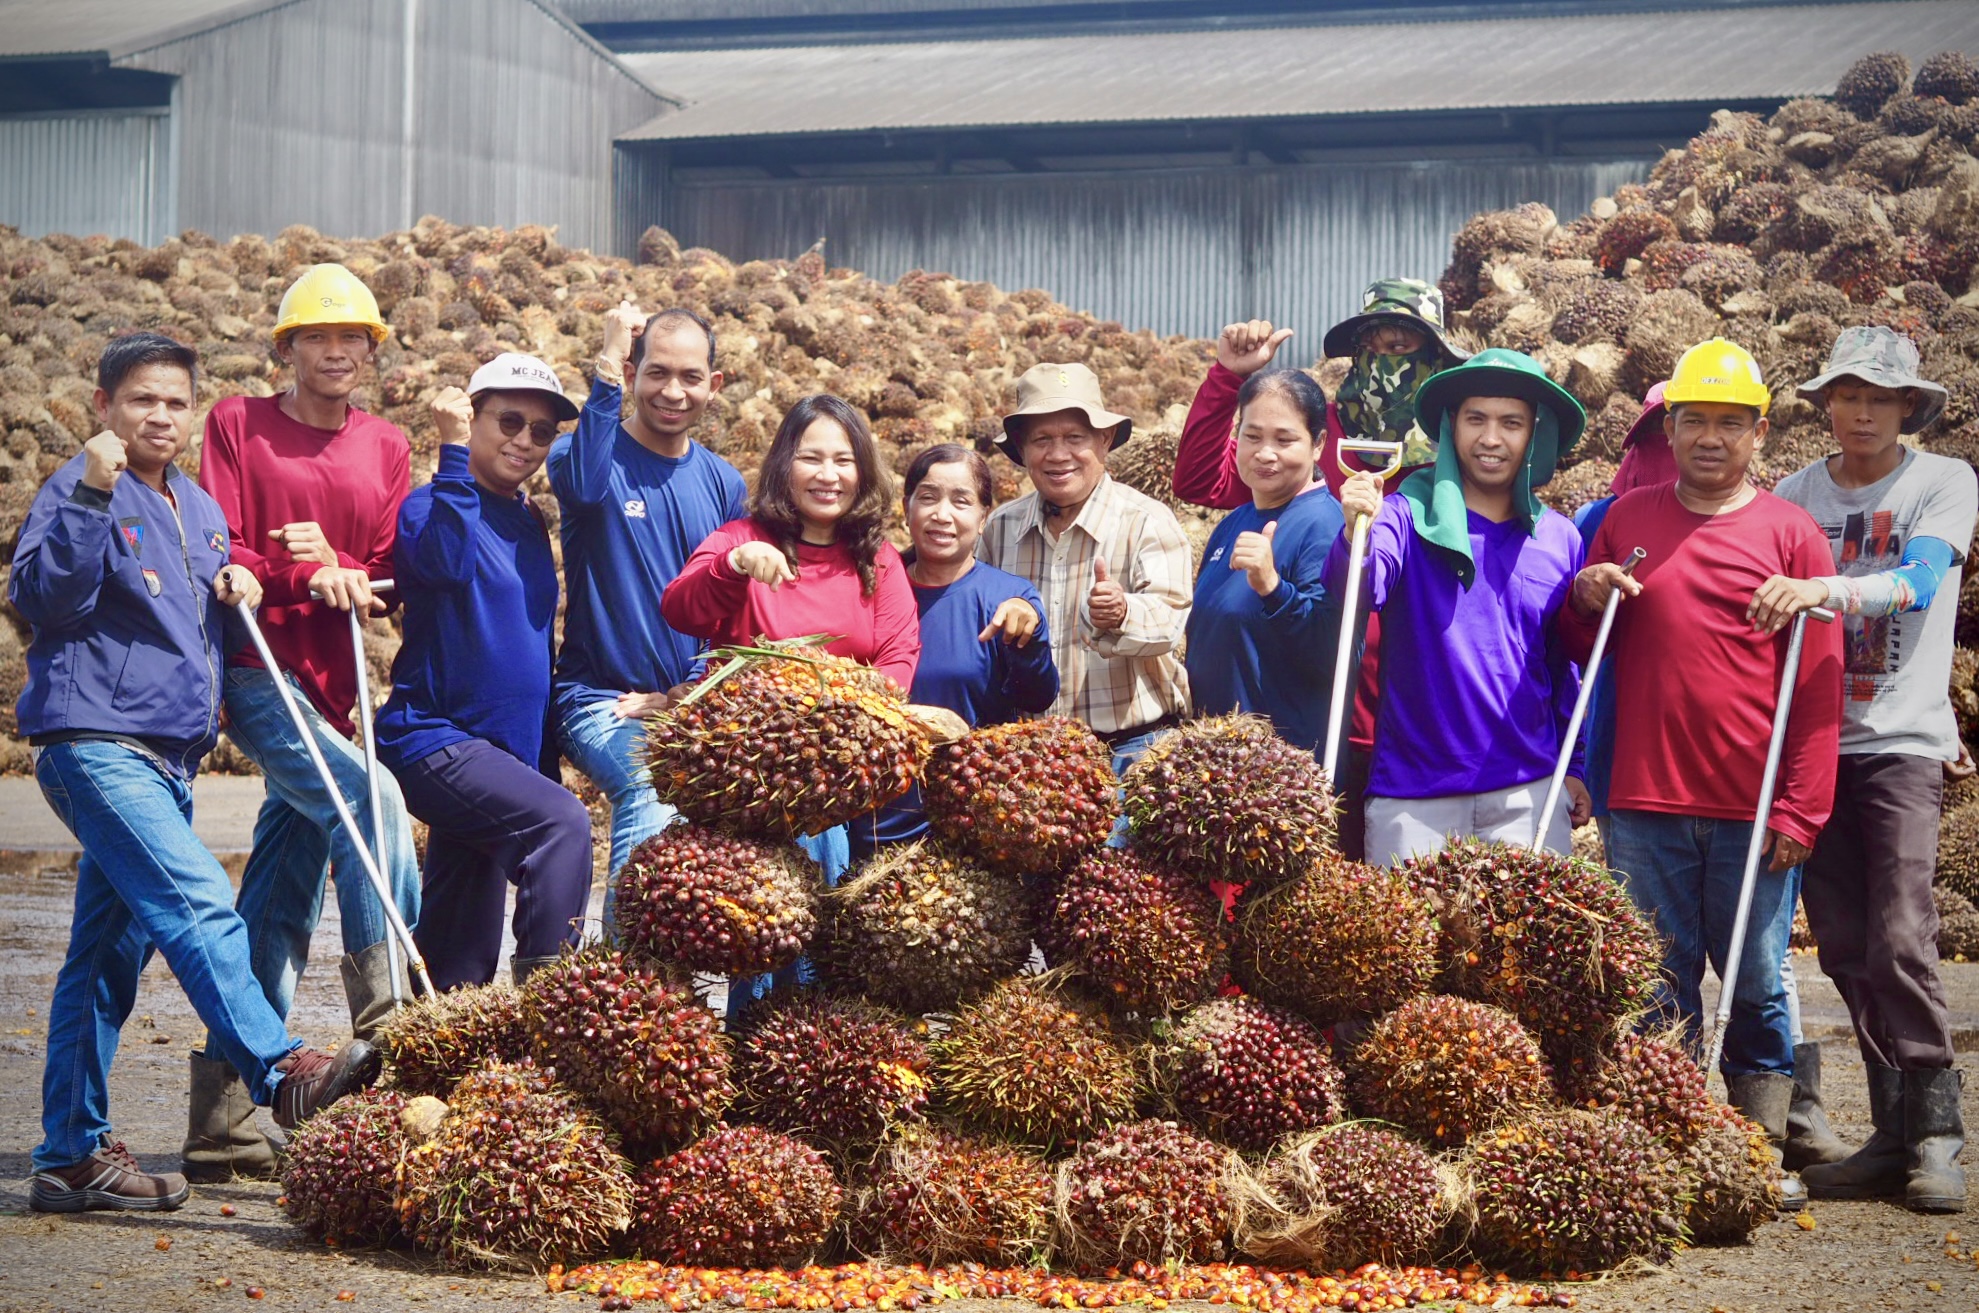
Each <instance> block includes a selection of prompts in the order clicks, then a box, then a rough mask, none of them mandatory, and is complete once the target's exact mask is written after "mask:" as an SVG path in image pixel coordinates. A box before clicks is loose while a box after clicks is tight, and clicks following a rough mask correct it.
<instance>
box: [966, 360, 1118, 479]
mask: <svg viewBox="0 0 1979 1313" xmlns="http://www.w3.org/2000/svg"><path fill="white" fill-rule="evenodd" d="M1061 410H1076V411H1080V412H1081V413H1083V414H1084V415H1085V417H1086V419H1087V421H1088V422H1089V423H1090V424H1091V425H1092V426H1093V427H1094V428H1095V429H1099V430H1102V431H1104V430H1106V429H1108V428H1111V429H1112V430H1113V443H1112V446H1113V447H1118V446H1119V445H1120V444H1121V443H1123V442H1125V441H1126V440H1127V438H1128V436H1129V435H1131V434H1132V433H1133V431H1134V421H1133V420H1131V419H1129V418H1128V417H1127V416H1125V415H1116V414H1114V413H1113V412H1112V411H1110V410H1108V409H1107V408H1106V405H1105V403H1104V402H1103V401H1102V400H1101V398H1100V394H1099V376H1098V375H1097V374H1095V373H1093V371H1092V370H1090V369H1088V368H1086V367H1085V366H1084V365H1073V364H1066V365H1054V364H1049V363H1045V364H1037V365H1032V366H1031V367H1030V368H1029V369H1027V370H1025V371H1024V372H1023V374H1022V375H1020V376H1019V377H1018V379H1017V409H1015V410H1013V411H1011V412H1010V413H1009V414H1008V415H1005V416H1004V417H1003V440H1002V441H1001V442H998V443H997V444H996V445H997V449H998V450H999V451H1001V452H1002V453H1003V454H1004V455H1006V456H1008V457H1009V458H1010V459H1011V460H1013V461H1015V462H1016V463H1017V464H1019V465H1022V464H1023V463H1024V457H1023V453H1022V452H1021V451H1020V450H1019V449H1018V441H1017V434H1016V432H1015V430H1013V429H1012V428H1011V426H1010V421H1012V420H1015V419H1022V418H1023V417H1024V416H1026V415H1056V414H1057V413H1058V412H1059V411H1061ZM1109 450H1111V447H1109Z"/></svg>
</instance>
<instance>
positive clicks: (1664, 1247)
mask: <svg viewBox="0 0 1979 1313" xmlns="http://www.w3.org/2000/svg"><path fill="white" fill-rule="evenodd" d="M1464 1177H1465V1181H1466V1183H1467V1184H1468V1186H1469V1189H1470V1193H1471V1199H1472V1207H1473V1208H1474V1209H1475V1212H1476V1219H1475V1221H1474V1222H1473V1224H1472V1229H1471V1245H1472V1247H1473V1248H1474V1249H1476V1250H1477V1251H1478V1252H1479V1253H1480V1254H1481V1255H1483V1256H1485V1257H1487V1258H1489V1259H1490V1260H1492V1261H1494V1262H1498V1263H1502V1264H1504V1265H1505V1266H1507V1267H1514V1268H1519V1269H1522V1270H1526V1271H1534V1272H1558V1273H1561V1274H1574V1273H1583V1272H1599V1271H1603V1270H1605V1269H1607V1268H1611V1267H1614V1266H1616V1265H1617V1264H1620V1263H1623V1262H1625V1261H1627V1260H1629V1259H1632V1258H1633V1259H1644V1260H1647V1261H1650V1262H1655V1263H1661V1262H1666V1261H1668V1260H1669V1258H1670V1256H1671V1255H1672V1253H1674V1252H1675V1249H1676V1246H1677V1244H1678V1242H1679V1241H1681V1240H1682V1239H1683V1217H1684V1182H1683V1176H1682V1173H1681V1172H1680V1171H1679V1169H1678V1165H1677V1159H1676V1158H1675V1156H1674V1155H1672V1154H1671V1153H1670V1151H1669V1150H1667V1149H1665V1148H1664V1147H1663V1146H1662V1145H1660V1144H1658V1143H1657V1142H1656V1138H1655V1137H1654V1136H1652V1135H1651V1134H1650V1133H1649V1132H1648V1131H1646V1130H1644V1129H1643V1128H1642V1127H1640V1126H1638V1125H1636V1123H1634V1122H1633V1121H1630V1120H1629V1119H1628V1118H1627V1117H1624V1116H1622V1115H1621V1114H1620V1113H1618V1112H1614V1111H1604V1112H1583V1111H1578V1110H1556V1111H1552V1112H1543V1113H1538V1114H1535V1115H1533V1116H1529V1117H1524V1118H1520V1119H1518V1120H1516V1121H1510V1122H1506V1123H1504V1124H1503V1125H1500V1126H1499V1127H1498V1128H1497V1129H1495V1130H1493V1131H1490V1132H1488V1133H1486V1134H1485V1135H1483V1136H1481V1137H1479V1139H1478V1140H1477V1141H1476V1142H1474V1143H1473V1144H1472V1146H1471V1150H1470V1153H1469V1154H1468V1155H1467V1157H1466V1160H1465V1163H1464Z"/></svg>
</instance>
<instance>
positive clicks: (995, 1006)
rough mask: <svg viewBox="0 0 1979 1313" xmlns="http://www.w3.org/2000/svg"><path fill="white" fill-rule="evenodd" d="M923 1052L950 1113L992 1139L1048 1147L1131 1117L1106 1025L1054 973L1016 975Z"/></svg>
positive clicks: (1127, 1080) (1130, 1072)
mask: <svg viewBox="0 0 1979 1313" xmlns="http://www.w3.org/2000/svg"><path fill="white" fill-rule="evenodd" d="M929 1048H930V1049H931V1050H932V1052H933V1056H934V1073H935V1088H936V1089H937V1090H939V1091H940V1095H941V1100H942V1103H943V1105H944V1106H945V1107H946V1108H947V1110H948V1111H949V1112H951V1113H953V1114H954V1115H955V1116H957V1117H958V1118H960V1119H961V1120H962V1121H964V1122H965V1123H967V1124H969V1125H970V1126H972V1127H974V1128H976V1129H978V1130H980V1131H983V1132H985V1133H987V1134H989V1135H993V1136H1002V1137H1005V1138H1008V1139H1012V1140H1015V1141H1018V1142H1019V1143H1023V1144H1035V1145H1040V1146H1043V1147H1046V1148H1049V1147H1052V1146H1054V1145H1061V1144H1073V1143H1077V1142H1078V1141H1080V1140H1084V1139H1087V1138H1089V1137H1090V1136H1092V1135H1094V1134H1097V1133H1098V1132H1099V1131H1101V1130H1104V1129H1105V1128H1106V1127H1108V1126H1111V1125H1113V1124H1114V1123H1115V1122H1119V1121H1124V1120H1125V1119H1127V1118H1128V1117H1131V1116H1133V1113H1134V1101H1135V1097H1136V1095H1137V1093H1138V1081H1137V1080H1136V1078H1135V1075H1134V1067H1133V1064H1132V1062H1131V1061H1130V1059H1129V1058H1128V1055H1127V1053H1126V1051H1125V1050H1124V1049H1123V1048H1121V1046H1120V1045H1119V1044H1118V1043H1117V1042H1116V1041H1115V1039H1114V1037H1113V1033H1112V1031H1111V1030H1109V1029H1108V1027H1107V1025H1106V1022H1105V1019H1104V1018H1103V1017H1101V1016H1099V1015H1098V1014H1097V1013H1095V1012H1094V1011H1092V1010H1090V1009H1088V1008H1085V1007H1082V1006H1079V1005H1077V1004H1076V1003H1075V1002H1074V1001H1073V1000H1072V999H1071V997H1070V996H1069V995H1068V994H1067V993H1066V992H1065V991H1064V990H1063V989H1062V988H1061V987H1060V984H1059V981H1058V980H1057V979H1056V978H1054V977H1053V976H1049V975H1046V976H1019V977H1017V978H1016V979H1014V980H1007V981H1005V982H1004V983H1003V984H1001V985H999V986H997V987H996V988H995V989H994V990H991V991H990V993H989V994H988V995H986V996H985V997H984V998H983V999H981V1000H980V1001H978V1002H976V1003H972V1004H970V1005H969V1006H968V1007H966V1008H964V1009H962V1011H961V1012H959V1013H957V1014H956V1016H955V1020H954V1022H953V1023H952V1024H951V1025H950V1026H949V1028H948V1031H947V1033H946V1034H944V1035H942V1037H941V1038H940V1039H938V1040H936V1041H935V1042H934V1043H932V1044H931V1045H930V1046H929Z"/></svg>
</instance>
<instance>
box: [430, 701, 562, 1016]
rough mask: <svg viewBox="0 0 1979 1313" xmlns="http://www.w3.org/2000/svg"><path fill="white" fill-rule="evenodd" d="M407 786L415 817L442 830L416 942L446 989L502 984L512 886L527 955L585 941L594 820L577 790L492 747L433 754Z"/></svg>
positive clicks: (474, 745) (474, 742)
mask: <svg viewBox="0 0 1979 1313" xmlns="http://www.w3.org/2000/svg"><path fill="white" fill-rule="evenodd" d="M398 780H399V787H400V789H401V790H402V791H403V792H404V794H405V803H406V808H407V810H409V811H411V813H412V814H413V815H414V816H417V817H418V818H419V819H420V820H422V821H425V822H426V824H427V825H428V826H430V827H431V833H430V834H428V836H427V839H426V866H425V872H424V878H423V880H422V890H423V901H422V903H421V907H420V914H419V929H418V930H417V931H416V932H415V934H414V936H413V937H414V939H415V940H416V941H417V942H418V944H419V951H420V953H421V954H422V955H423V956H424V957H425V958H426V969H427V970H428V971H429V972H431V973H432V976H433V984H434V985H435V986H436V987H437V988H439V989H452V988H453V987H454V986H456V985H464V984H473V985H485V984H487V983H488V982H489V981H491V980H493V979H494V978H495V969H496V968H497V967H498V966H500V965H501V956H502V909H503V907H504V906H505V905H506V903H507V901H508V886H509V885H511V884H513V885H514V886H515V955H516V956H517V957H519V958H531V957H555V956H556V955H557V954H558V953H560V952H562V951H563V947H564V945H566V944H575V943H577V941H578V933H579V929H580V927H581V925H582V923H583V918H584V907H585V902H586V900H587V899H588V898H589V897H590V893H591V817H590V815H589V814H588V813H587V812H586V811H585V810H584V804H583V803H581V802H579V801H578V800H577V798H576V796H575V795H573V794H572V793H571V792H570V790H568V789H566V788H564V787H563V786H562V785H561V784H558V783H557V782H556V781H555V780H552V779H549V778H547V777H545V776H544V775H543V774H541V773H540V772H538V771H537V770H535V769H534V768H533V767H530V766H526V765H524V764H523V763H522V762H521V761H519V760H517V759H516V758H515V756H514V755H512V754H511V753H509V752H506V751H504V750H503V749H501V748H498V747H496V746H495V745H494V744H492V743H489V742H487V741H486V740H484V739H468V740H467V741H465V742H462V743H454V744H450V745H448V746H447V747H444V748H441V749H440V750H439V751H438V752H434V753H429V754H427V755H426V756H424V757H421V758H420V759H419V760H418V761H415V762H413V763H412V764H411V765H409V766H407V767H406V768H405V769H403V770H401V771H399V772H398Z"/></svg>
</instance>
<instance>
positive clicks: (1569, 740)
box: [1532, 547, 1649, 852]
mask: <svg viewBox="0 0 1979 1313" xmlns="http://www.w3.org/2000/svg"><path fill="white" fill-rule="evenodd" d="M1648 555H1649V553H1648V552H1645V551H1643V550H1642V549H1641V548H1640V547H1638V548H1636V549H1635V550H1634V551H1632V552H1630V553H1629V559H1628V560H1626V561H1624V562H1623V563H1622V573H1623V574H1625V575H1626V574H1634V573H1635V567H1636V566H1637V565H1639V564H1641V563H1642V560H1643V558H1644V557H1646V556H1648ZM1621 605H1622V590H1621V589H1619V588H1615V589H1611V590H1609V593H1608V605H1607V608H1606V609H1605V610H1603V611H1602V612H1601V628H1599V629H1597V630H1596V631H1595V632H1594V650H1593V651H1592V652H1590V653H1589V654H1588V657H1587V664H1586V665H1585V666H1582V667H1581V676H1580V692H1579V693H1577V694H1575V696H1574V714H1573V715H1571V716H1569V717H1567V733H1566V737H1565V738H1563V739H1561V740H1560V760H1559V762H1558V763H1557V764H1556V765H1555V766H1554V767H1553V782H1552V783H1551V784H1549V785H1548V786H1547V787H1546V805H1545V806H1544V807H1541V808H1540V809H1539V815H1538V816H1537V817H1536V818H1535V819H1534V822H1533V827H1532V851H1534V852H1538V851H1539V849H1540V846H1541V845H1542V844H1544V843H1545V842H1546V827H1547V826H1549V825H1551V824H1552V823H1553V809H1554V808H1555V807H1558V806H1559V805H1560V791H1561V790H1563V789H1565V788H1566V787H1567V766H1568V763H1570V762H1572V761H1573V759H1574V744H1575V743H1576V742H1578V741H1579V739H1580V725H1581V721H1583V720H1584V719H1586V717H1587V700H1588V697H1589V695H1591V694H1592V693H1593V692H1594V681H1595V678H1596V677H1597V676H1598V675H1599V674H1600V673H1601V655H1602V653H1604V652H1606V651H1607V650H1608V633H1609V631H1610V630H1612V629H1614V627H1615V612H1616V611H1617V610H1619V609H1620V608H1621Z"/></svg>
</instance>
